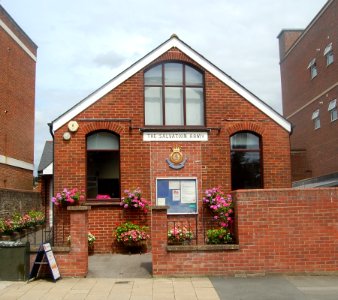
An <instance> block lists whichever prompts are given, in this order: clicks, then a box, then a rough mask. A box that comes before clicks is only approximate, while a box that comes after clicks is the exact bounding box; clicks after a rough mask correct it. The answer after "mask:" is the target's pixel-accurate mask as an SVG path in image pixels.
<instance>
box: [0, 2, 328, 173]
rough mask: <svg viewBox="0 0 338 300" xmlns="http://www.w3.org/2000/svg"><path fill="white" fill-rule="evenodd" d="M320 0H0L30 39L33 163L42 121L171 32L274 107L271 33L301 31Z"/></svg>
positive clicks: (276, 77) (277, 96)
mask: <svg viewBox="0 0 338 300" xmlns="http://www.w3.org/2000/svg"><path fill="white" fill-rule="evenodd" d="M325 3H326V0H277V1H271V0H237V1H236V0H208V1H205V0H203V1H202V0H171V1H164V0H143V1H139V0H138V1H137V0H124V1H116V0H97V1H88V0H81V1H80V0H73V1H69V0H58V1H52V0H0V4H1V5H2V6H3V7H4V8H5V10H6V11H7V12H8V13H9V14H10V15H11V16H12V18H13V19H14V20H15V21H16V22H17V23H18V24H19V26H20V27H21V28H22V29H23V30H24V31H25V32H26V34H28V36H29V37H30V38H31V39H32V40H33V41H34V42H35V43H36V44H37V45H38V55H37V57H38V59H37V65H36V98H35V107H36V109H35V159H34V161H35V168H37V166H38V164H39V162H40V158H41V154H42V150H43V147H44V143H45V141H46V140H51V139H52V137H51V135H50V133H49V128H48V126H47V123H49V122H51V121H53V120H54V119H56V118H57V117H58V116H60V115H61V114H62V113H64V112H65V111H67V110H68V109H69V108H71V107H72V106H73V105H75V104H76V103H77V102H79V101H80V100H82V99H83V98H85V97H86V96H87V95H89V94H90V93H91V92H93V91H94V90H96V89H98V88H99V87H101V86H102V85H103V84H105V83H106V82H107V81H109V80H110V79H112V78H113V77H115V76H116V75H117V74H119V73H120V72H121V71H123V70H124V69H126V68H127V67H129V66H130V65H131V64H132V63H134V62H135V61H137V60H138V59H140V58H142V57H143V56H145V55H146V54H147V53H148V52H150V51H152V50H153V49H154V48H156V47H157V46H158V45H160V44H161V43H163V42H164V41H166V40H167V39H169V38H170V36H171V35H172V34H173V33H175V34H177V35H178V37H179V38H180V39H181V40H183V41H184V42H185V43H187V44H188V45H189V46H191V47H192V48H193V49H194V50H196V51H197V52H199V53H200V54H201V55H203V56H204V57H205V58H206V59H208V60H209V61H211V62H212V63H213V64H214V65H216V66H217V67H218V68H220V69H221V70H223V71H224V72H225V73H227V74H228V75H230V76H231V77H232V78H234V79H235V80H236V81H238V82H239V83H240V84H241V85H243V86H244V87H246V88H247V89H248V90H249V91H251V92H252V93H254V94H255V95H256V96H258V97H259V98H260V99H261V100H263V101H265V102H266V103H267V104H269V105H270V106H271V107H272V108H274V109H275V110H276V111H278V112H279V113H281V112H282V100H281V84H280V73H279V49H278V39H277V35H278V34H279V33H280V32H281V30H282V29H304V28H305V27H306V26H307V25H308V24H309V23H310V22H311V20H312V19H313V18H314V17H315V15H316V14H317V13H318V12H319V10H320V9H321V8H322V7H323V5H324V4H325Z"/></svg>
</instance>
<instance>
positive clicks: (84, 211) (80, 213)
mask: <svg viewBox="0 0 338 300" xmlns="http://www.w3.org/2000/svg"><path fill="white" fill-rule="evenodd" d="M88 210H90V207H87V206H71V207H68V209H67V211H68V213H69V214H68V215H69V222H70V224H71V231H70V235H71V243H70V245H69V246H67V247H53V249H52V250H53V254H54V256H55V260H56V263H57V266H58V268H59V271H60V275H61V277H86V276H87V273H88V238H87V232H88ZM35 258H36V254H31V256H30V264H31V267H32V265H33V263H34V261H35ZM41 273H42V274H41ZM45 274H48V275H49V270H48V269H46V268H43V266H42V268H41V269H40V273H39V275H42V276H45Z"/></svg>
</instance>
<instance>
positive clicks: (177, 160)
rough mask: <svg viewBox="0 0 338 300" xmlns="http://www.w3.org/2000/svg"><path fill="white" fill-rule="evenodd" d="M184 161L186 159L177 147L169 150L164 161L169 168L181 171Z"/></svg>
mask: <svg viewBox="0 0 338 300" xmlns="http://www.w3.org/2000/svg"><path fill="white" fill-rule="evenodd" d="M186 161H187V158H186V157H184V155H183V153H182V150H181V147H179V146H175V147H173V148H171V153H170V155H169V158H167V159H166V162H167V163H168V165H169V167H170V168H172V169H176V170H179V169H182V168H183V167H184V165H185V163H186Z"/></svg>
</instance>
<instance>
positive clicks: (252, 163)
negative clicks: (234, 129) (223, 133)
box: [230, 132, 263, 190]
mask: <svg viewBox="0 0 338 300" xmlns="http://www.w3.org/2000/svg"><path fill="white" fill-rule="evenodd" d="M230 146H231V188H232V190H238V189H259V188H262V187H263V178H262V177H263V174H262V164H261V159H262V157H261V140H260V137H259V136H258V135H256V134H254V133H251V132H238V133H236V134H234V135H233V136H231V138H230Z"/></svg>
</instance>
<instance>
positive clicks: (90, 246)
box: [88, 244, 94, 255]
mask: <svg viewBox="0 0 338 300" xmlns="http://www.w3.org/2000/svg"><path fill="white" fill-rule="evenodd" d="M93 254H94V244H88V255H93Z"/></svg>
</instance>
